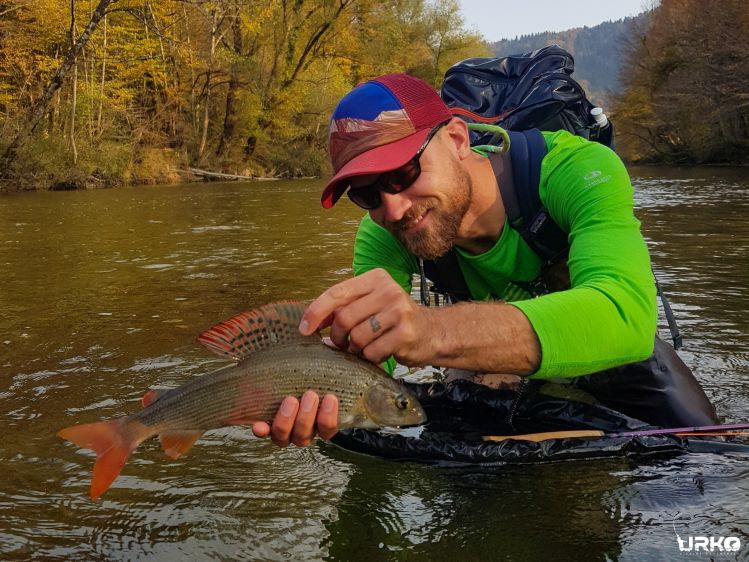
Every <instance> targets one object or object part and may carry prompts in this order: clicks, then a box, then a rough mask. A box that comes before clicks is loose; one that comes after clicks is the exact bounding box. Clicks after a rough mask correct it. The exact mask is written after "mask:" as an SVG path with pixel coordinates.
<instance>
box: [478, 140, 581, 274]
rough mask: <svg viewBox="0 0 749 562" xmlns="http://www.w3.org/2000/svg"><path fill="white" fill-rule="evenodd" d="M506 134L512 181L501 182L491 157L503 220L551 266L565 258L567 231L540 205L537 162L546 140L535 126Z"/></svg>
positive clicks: (494, 160)
mask: <svg viewBox="0 0 749 562" xmlns="http://www.w3.org/2000/svg"><path fill="white" fill-rule="evenodd" d="M508 133H509V135H510V161H511V166H512V172H511V174H512V180H513V181H512V182H508V181H507V179H505V181H502V175H501V174H500V173H498V171H499V170H498V166H497V158H496V157H494V156H493V157H492V167H493V169H494V171H495V174H496V175H497V181H498V182H499V188H500V192H501V193H502V202H503V204H504V206H505V212H506V213H507V219H508V221H509V222H510V225H511V226H512V227H513V228H515V229H516V230H517V231H518V232H519V233H520V235H521V236H522V237H523V239H524V240H525V241H526V243H527V244H528V245H529V246H530V247H531V249H532V250H533V251H534V252H535V253H536V254H537V255H538V256H539V257H540V258H541V260H542V261H543V262H544V265H545V266H548V265H552V264H554V263H556V262H558V261H559V260H561V259H563V258H564V257H566V255H567V253H568V251H569V242H568V239H567V233H565V232H564V231H563V230H562V229H561V228H560V227H559V225H557V223H556V222H554V219H552V218H551V215H549V213H548V211H547V210H546V209H545V208H544V206H543V203H542V202H541V196H540V194H539V186H540V182H541V162H542V161H543V159H544V158H545V157H546V153H547V149H546V141H545V140H544V137H543V135H542V134H541V131H539V130H538V129H529V130H527V131H522V132H515V131H508ZM497 156H501V155H497ZM505 175H506V174H505Z"/></svg>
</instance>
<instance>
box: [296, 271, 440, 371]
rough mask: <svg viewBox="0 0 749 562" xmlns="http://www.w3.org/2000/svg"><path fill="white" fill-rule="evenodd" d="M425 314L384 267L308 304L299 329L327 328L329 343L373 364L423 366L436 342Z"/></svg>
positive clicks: (437, 339) (306, 331)
mask: <svg viewBox="0 0 749 562" xmlns="http://www.w3.org/2000/svg"><path fill="white" fill-rule="evenodd" d="M428 315H429V310H428V309H425V308H424V307H420V306H418V305H417V304H416V303H415V302H414V301H413V300H412V299H411V297H410V296H409V295H408V294H407V293H406V292H405V291H404V290H403V288H402V287H401V286H400V285H398V284H397V283H396V282H395V281H394V280H393V278H392V277H391V276H390V275H389V274H388V273H387V271H385V270H384V269H373V270H371V271H368V272H366V273H364V274H362V275H360V276H358V277H353V278H351V279H347V280H346V281H343V282H341V283H338V284H337V285H333V286H332V287H330V288H329V289H328V290H327V291H325V292H324V293H323V294H322V295H320V296H319V297H318V298H317V299H315V300H314V301H313V302H312V304H310V305H309V307H308V308H307V310H306V312H305V313H304V316H303V317H302V322H301V323H300V325H299V331H300V332H301V333H302V334H304V335H309V334H312V333H314V331H315V330H319V329H322V328H326V327H328V326H330V338H331V339H332V340H333V343H334V344H335V345H336V346H337V347H339V348H341V349H347V350H349V351H350V352H352V353H355V354H358V355H362V356H363V357H365V358H366V359H368V360H369V361H371V362H372V363H375V364H377V363H381V362H383V361H385V360H386V359H387V358H388V357H390V356H391V355H392V356H394V357H395V358H396V360H398V362H400V363H402V364H404V365H408V366H416V365H426V364H428V363H429V361H430V360H431V359H432V358H433V357H434V355H435V347H436V345H437V342H439V341H440V338H439V337H438V334H437V333H436V332H437V331H438V328H437V325H436V324H435V323H434V322H430V320H429V318H428Z"/></svg>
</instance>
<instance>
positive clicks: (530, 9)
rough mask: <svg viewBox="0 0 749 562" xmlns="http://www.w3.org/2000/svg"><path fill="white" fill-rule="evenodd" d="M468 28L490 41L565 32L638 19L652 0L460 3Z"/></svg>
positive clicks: (468, 0) (483, 0) (476, 0)
mask: <svg viewBox="0 0 749 562" xmlns="http://www.w3.org/2000/svg"><path fill="white" fill-rule="evenodd" d="M459 2H460V5H461V11H462V14H463V19H464V21H465V22H466V26H467V27H469V28H473V29H475V30H476V31H478V32H479V33H481V34H482V35H483V36H484V39H486V40H487V41H498V40H500V39H513V38H514V37H515V36H516V35H527V34H529V33H538V32H541V31H564V30H566V29H570V28H572V27H582V26H584V25H587V26H588V27H591V26H594V25H598V24H599V23H601V22H604V21H609V20H618V19H621V18H623V17H626V16H634V15H637V14H639V13H640V12H642V11H644V10H645V8H646V7H647V6H649V5H650V4H652V1H651V0H459Z"/></svg>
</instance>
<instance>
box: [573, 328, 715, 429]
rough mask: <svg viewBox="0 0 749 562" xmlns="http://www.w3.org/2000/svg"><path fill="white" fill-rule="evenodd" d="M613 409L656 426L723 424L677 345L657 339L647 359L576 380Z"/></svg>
mask: <svg viewBox="0 0 749 562" xmlns="http://www.w3.org/2000/svg"><path fill="white" fill-rule="evenodd" d="M572 381H573V384H574V385H576V386H578V387H579V388H581V389H582V390H585V391H586V392H588V393H590V394H592V395H593V396H594V397H595V398H596V399H598V400H599V401H600V402H601V403H603V404H604V405H605V406H608V407H609V408H612V409H614V410H617V411H619V412H622V413H623V414H626V415H628V416H631V417H633V418H637V419H639V420H642V421H644V422H647V423H649V424H652V425H658V426H661V427H684V426H697V425H713V424H717V423H719V421H718V418H717V417H716V415H715V408H714V407H713V405H712V404H711V403H710V400H708V398H707V396H706V395H705V392H704V391H703V390H702V387H701V386H700V383H699V382H697V379H695V378H694V375H693V374H692V371H690V370H689V367H687V366H686V365H685V364H684V362H683V361H682V360H681V359H680V358H679V356H678V355H677V354H676V351H674V348H673V347H672V346H671V345H669V344H667V343H666V342H664V341H663V340H661V339H660V338H658V337H656V338H655V349H654V351H653V355H651V356H650V357H649V358H648V359H646V360H645V361H638V362H637V363H629V364H627V365H622V366H620V367H615V368H613V369H607V370H606V371H601V372H600V373H593V374H592V375H587V376H583V377H576V378H574V379H572Z"/></svg>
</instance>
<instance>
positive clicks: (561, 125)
mask: <svg viewBox="0 0 749 562" xmlns="http://www.w3.org/2000/svg"><path fill="white" fill-rule="evenodd" d="M574 66H575V61H574V59H573V58H572V55H570V54H569V53H568V52H567V51H565V50H564V49H562V48H561V47H558V46H557V45H549V46H547V47H544V48H542V49H538V50H537V51H533V52H532V53H526V54H524V55H514V56H509V57H504V58H473V59H466V60H464V61H462V62H459V63H457V64H455V65H453V66H452V67H450V68H449V69H448V70H447V72H446V73H445V78H444V80H443V82H442V87H441V91H440V95H441V97H442V99H443V101H444V102H445V103H446V104H447V106H448V107H450V110H451V111H452V113H453V114H454V115H456V116H458V117H461V118H463V119H464V120H466V121H468V122H476V123H491V124H496V125H499V126H501V127H502V128H504V129H507V130H511V131H525V130H528V129H534V128H535V129H540V130H542V131H559V130H566V131H569V132H570V133H573V134H575V135H578V136H581V137H584V138H586V139H589V140H595V141H598V142H600V143H601V144H604V145H606V146H608V147H610V148H613V128H612V127H611V124H610V123H609V122H608V119H606V117H605V116H604V115H603V111H602V110H601V109H600V108H596V107H595V106H594V105H593V104H592V103H591V102H590V101H589V100H588V98H587V97H586V96H585V91H584V90H583V88H582V87H581V86H580V84H578V83H577V82H576V81H575V80H574V79H573V78H572V77H571V74H572V72H573V70H574ZM471 141H472V142H471V144H489V143H490V141H491V135H490V134H476V135H473V138H472V139H471Z"/></svg>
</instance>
